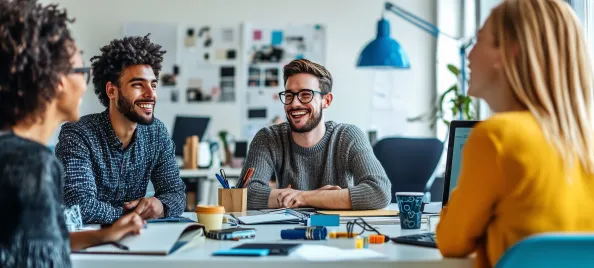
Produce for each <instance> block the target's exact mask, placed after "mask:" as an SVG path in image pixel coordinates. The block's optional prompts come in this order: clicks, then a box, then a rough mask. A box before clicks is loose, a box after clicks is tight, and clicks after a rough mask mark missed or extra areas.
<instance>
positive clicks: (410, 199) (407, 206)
mask: <svg viewBox="0 0 594 268" xmlns="http://www.w3.org/2000/svg"><path fill="white" fill-rule="evenodd" d="M424 196H425V195H424V194H423V193H415V192H397V193H396V200H397V201H398V210H399V211H400V212H399V213H398V215H399V216H400V227H401V228H402V229H420V228H421V215H422V214H423V212H422V211H421V207H422V206H423V197H424Z"/></svg>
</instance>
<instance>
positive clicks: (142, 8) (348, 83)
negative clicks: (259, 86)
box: [42, 0, 454, 136]
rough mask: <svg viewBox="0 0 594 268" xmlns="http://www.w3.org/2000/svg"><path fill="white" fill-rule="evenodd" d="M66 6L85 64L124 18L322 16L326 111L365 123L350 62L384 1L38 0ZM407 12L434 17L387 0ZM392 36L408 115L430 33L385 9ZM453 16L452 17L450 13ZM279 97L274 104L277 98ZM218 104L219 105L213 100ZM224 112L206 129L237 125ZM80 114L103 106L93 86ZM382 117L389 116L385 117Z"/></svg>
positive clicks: (421, 79)
mask: <svg viewBox="0 0 594 268" xmlns="http://www.w3.org/2000/svg"><path fill="white" fill-rule="evenodd" d="M42 2H52V3H59V4H60V6H62V7H66V8H67V9H68V13H69V15H70V16H71V17H75V18H76V22H75V23H74V24H73V25H72V27H71V29H72V31H73V35H74V38H75V39H76V42H77V44H78V45H79V46H80V47H81V49H82V50H83V51H84V53H85V54H84V58H85V61H86V63H87V64H88V59H90V57H91V56H93V55H96V54H98V52H99V48H100V47H101V46H103V45H105V44H107V43H108V42H109V41H110V40H112V39H114V38H119V37H120V35H121V27H122V25H123V24H124V23H126V22H127V21H155V22H178V23H195V24H202V23H204V24H213V25H224V24H229V23H232V24H233V23H241V22H242V21H252V22H261V23H279V24H287V23H321V24H324V25H326V27H327V59H326V67H327V68H328V69H329V70H330V72H331V73H332V74H333V76H334V79H335V84H334V89H333V93H334V95H335V98H334V102H333V104H332V106H331V107H330V108H329V109H327V110H326V119H327V120H335V121H339V122H345V123H351V124H355V125H357V126H359V127H360V128H362V129H363V130H364V131H367V129H368V128H369V124H370V110H371V109H370V107H369V105H370V102H371V99H370V93H369V92H370V91H371V85H372V84H373V79H374V72H373V71H369V70H361V69H356V68H355V62H356V60H357V57H358V55H359V53H360V51H361V49H362V47H363V46H364V45H365V44H366V43H367V42H368V41H370V40H371V39H372V38H374V36H375V27H376V22H377V20H378V18H379V16H380V14H381V11H382V9H383V2H384V1H383V0H301V1H288V0H249V1H246V0H175V1H174V0H171V1H163V0H142V1H140V0H134V1H133V0H101V1H94V0H93V1H91V0H42ZM392 2H393V3H394V4H396V5H399V6H401V7H403V8H405V9H407V10H409V11H410V12H412V13H414V14H416V15H418V16H420V17H422V18H424V19H426V20H429V21H431V22H435V16H436V15H435V14H436V1H434V0H415V1H411V0H393V1H392ZM386 16H387V18H388V20H389V21H390V23H391V26H392V36H393V37H394V38H395V39H396V40H398V41H399V42H400V43H401V45H402V46H403V48H404V49H405V51H406V52H407V54H408V56H409V58H410V60H411V62H412V64H411V65H412V67H411V69H410V70H400V71H394V73H393V76H394V79H395V81H397V83H396V84H397V85H398V87H397V88H395V89H394V90H399V91H401V92H402V93H401V95H402V96H404V98H405V100H404V103H407V110H408V114H407V116H409V117H410V116H415V115H418V114H421V113H425V112H427V111H428V110H429V109H430V106H431V99H432V97H433V96H434V92H435V39H434V38H433V37H432V36H430V35H428V34H426V33H425V32H423V31H421V30H419V29H417V28H416V27H415V26H413V25H411V24H409V23H408V22H406V21H404V20H402V19H401V18H399V17H396V16H394V15H393V14H390V13H387V14H386ZM452 19H454V18H452ZM279 105H280V104H279ZM196 107H197V108H196V109H195V110H190V111H178V112H179V113H180V114H186V115H188V114H200V113H201V111H205V110H209V109H212V108H213V106H211V105H210V104H204V105H201V106H196ZM217 107H221V105H220V104H217ZM224 108H225V113H221V114H220V115H218V116H216V117H214V118H213V120H212V121H211V127H210V128H209V130H208V131H209V133H210V134H211V135H213V134H216V132H218V130H219V129H220V128H225V129H227V130H229V131H230V132H231V133H232V134H235V135H238V134H239V133H240V124H239V118H240V116H239V113H240V109H239V106H238V105H225V106H224ZM81 109H82V111H81V112H82V114H83V115H84V114H88V113H96V112H99V111H102V110H103V109H104V108H103V107H102V106H101V104H99V102H98V100H97V98H96V96H95V95H94V92H93V90H92V88H89V90H88V92H87V93H86V95H85V97H84V100H83V107H82V108H81ZM161 114H168V113H163V112H160V111H159V104H157V106H156V115H157V117H159V118H160V119H161V120H162V121H164V122H165V123H166V125H167V126H168V127H169V128H170V129H171V127H172V124H173V117H171V116H169V118H161V117H160V115H161ZM387 123H389V122H387ZM405 135H406V136H433V135H434V133H433V132H432V131H431V129H430V128H429V126H428V124H427V123H414V124H408V125H407V127H406V131H405Z"/></svg>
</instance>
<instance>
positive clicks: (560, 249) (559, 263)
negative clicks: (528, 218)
mask: <svg viewBox="0 0 594 268" xmlns="http://www.w3.org/2000/svg"><path fill="white" fill-rule="evenodd" d="M592 252H594V233H589V234H587V233H583V234H575V233H545V234H539V235H534V236H531V237H528V238H526V239H524V240H521V241H520V242H518V243H517V244H515V245H514V246H512V247H511V248H509V249H508V250H507V251H506V252H505V254H504V255H503V257H501V259H500V260H499V261H498V262H497V265H495V268H519V267H572V268H581V267H594V254H592Z"/></svg>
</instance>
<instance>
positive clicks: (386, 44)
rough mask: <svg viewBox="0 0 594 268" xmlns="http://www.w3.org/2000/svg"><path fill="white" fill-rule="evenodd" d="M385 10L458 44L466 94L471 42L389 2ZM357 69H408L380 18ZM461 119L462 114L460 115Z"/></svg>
mask: <svg viewBox="0 0 594 268" xmlns="http://www.w3.org/2000/svg"><path fill="white" fill-rule="evenodd" d="M384 8H385V10H387V11H391V12H392V13H394V14H396V15H397V16H399V17H401V18H403V19H404V20H406V21H408V22H410V23H411V24H413V25H415V26H417V27H419V28H420V29H421V30H423V31H425V32H427V33H429V34H430V35H432V36H433V37H436V38H437V37H438V36H439V35H440V34H441V35H443V36H446V37H448V38H451V39H453V40H455V41H457V42H459V43H462V45H461V46H460V51H459V52H460V61H461V62H460V75H461V76H462V83H461V85H460V90H461V92H462V94H466V84H465V83H464V81H466V49H467V48H468V47H469V46H470V45H471V44H472V41H468V42H463V40H462V39H461V38H455V37H453V36H451V35H447V34H445V33H443V32H442V31H440V30H439V28H437V26H435V25H433V24H431V23H430V22H428V21H426V20H423V19H421V18H419V17H417V16H416V15H414V14H412V13H410V12H408V11H406V10H404V9H402V8H401V7H398V6H396V5H394V4H392V3H390V2H386V3H385V5H384ZM357 67H371V68H381V69H386V68H387V69H391V68H394V69H409V68H410V61H409V60H408V56H407V55H406V52H404V49H402V47H401V46H400V43H398V42H397V41H396V40H394V39H392V38H391V37H390V23H389V22H388V20H386V19H385V18H384V16H383V15H382V18H381V19H380V20H379V21H378V22H377V36H376V38H375V40H373V41H371V42H369V44H367V45H366V46H365V48H363V51H362V52H361V55H360V56H359V60H358V61H357ZM460 119H462V114H460Z"/></svg>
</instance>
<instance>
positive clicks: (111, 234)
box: [101, 212, 146, 242]
mask: <svg viewBox="0 0 594 268" xmlns="http://www.w3.org/2000/svg"><path fill="white" fill-rule="evenodd" d="M145 224H146V221H145V220H143V219H142V218H141V217H140V215H138V214H137V213H135V212H130V213H128V214H126V215H124V216H123V217H121V218H120V219H118V220H117V221H115V222H114V223H113V224H112V225H111V226H109V227H107V228H104V229H101V232H102V236H103V241H104V242H115V241H119V240H120V239H122V238H124V236H126V235H129V234H134V235H138V234H140V232H141V230H142V228H144V225H145Z"/></svg>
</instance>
